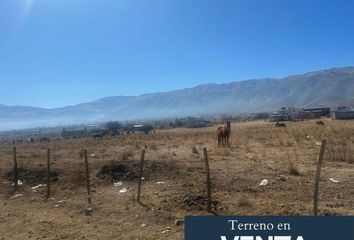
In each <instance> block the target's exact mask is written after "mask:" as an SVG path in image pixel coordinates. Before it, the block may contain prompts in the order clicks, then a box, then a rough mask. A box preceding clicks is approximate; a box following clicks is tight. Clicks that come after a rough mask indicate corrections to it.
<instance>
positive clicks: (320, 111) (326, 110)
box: [304, 107, 331, 118]
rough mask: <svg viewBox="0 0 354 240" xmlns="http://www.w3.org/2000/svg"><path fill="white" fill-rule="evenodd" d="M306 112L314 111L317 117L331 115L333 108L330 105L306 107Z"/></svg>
mask: <svg viewBox="0 0 354 240" xmlns="http://www.w3.org/2000/svg"><path fill="white" fill-rule="evenodd" d="M304 112H310V113H314V114H315V117H318V118H319V117H330V113H331V108H330V107H313V108H304Z"/></svg>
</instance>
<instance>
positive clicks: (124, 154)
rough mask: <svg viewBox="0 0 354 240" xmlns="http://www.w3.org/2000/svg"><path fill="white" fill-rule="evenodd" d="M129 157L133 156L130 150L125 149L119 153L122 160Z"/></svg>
mask: <svg viewBox="0 0 354 240" xmlns="http://www.w3.org/2000/svg"><path fill="white" fill-rule="evenodd" d="M130 157H133V152H132V151H126V152H123V153H122V154H121V159H122V160H128V159H129V158H130Z"/></svg>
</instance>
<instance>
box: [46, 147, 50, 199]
mask: <svg viewBox="0 0 354 240" xmlns="http://www.w3.org/2000/svg"><path fill="white" fill-rule="evenodd" d="M49 198H50V148H47V199H49Z"/></svg>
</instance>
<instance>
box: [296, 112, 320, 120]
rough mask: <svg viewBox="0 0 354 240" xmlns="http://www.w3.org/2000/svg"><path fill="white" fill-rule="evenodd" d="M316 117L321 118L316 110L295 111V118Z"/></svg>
mask: <svg viewBox="0 0 354 240" xmlns="http://www.w3.org/2000/svg"><path fill="white" fill-rule="evenodd" d="M315 118H319V115H318V114H316V113H314V112H305V111H298V112H296V113H295V119H300V120H305V119H307V120H309V119H315Z"/></svg>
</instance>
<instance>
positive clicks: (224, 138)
mask: <svg viewBox="0 0 354 240" xmlns="http://www.w3.org/2000/svg"><path fill="white" fill-rule="evenodd" d="M230 133H231V124H230V122H229V121H227V122H226V124H224V126H220V127H218V130H217V131H216V134H217V136H218V147H220V143H222V145H223V146H228V147H230V144H229V137H230Z"/></svg>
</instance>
